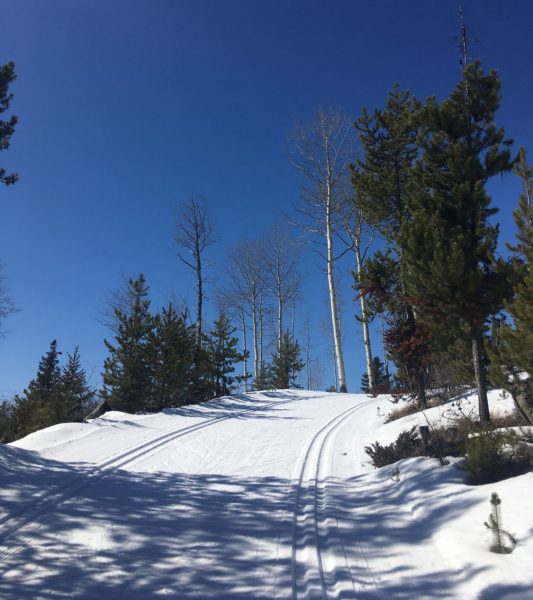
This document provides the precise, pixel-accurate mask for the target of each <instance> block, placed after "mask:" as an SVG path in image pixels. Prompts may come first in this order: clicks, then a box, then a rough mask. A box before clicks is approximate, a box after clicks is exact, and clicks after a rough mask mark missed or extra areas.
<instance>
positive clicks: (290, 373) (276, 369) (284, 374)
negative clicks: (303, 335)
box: [271, 331, 305, 389]
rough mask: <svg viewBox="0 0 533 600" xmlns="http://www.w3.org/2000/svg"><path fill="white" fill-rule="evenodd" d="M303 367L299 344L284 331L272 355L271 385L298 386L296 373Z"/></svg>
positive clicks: (276, 386) (283, 387)
mask: <svg viewBox="0 0 533 600" xmlns="http://www.w3.org/2000/svg"><path fill="white" fill-rule="evenodd" d="M304 367H305V363H304V362H303V361H302V360H301V357H300V344H299V343H298V341H297V340H295V339H294V338H293V337H292V335H291V334H290V333H289V332H288V331H286V332H285V333H284V334H283V339H282V343H281V348H280V350H279V351H278V352H276V353H275V354H274V355H273V356H272V370H271V378H272V380H271V383H272V387H275V388H278V389H286V388H291V387H298V385H297V383H296V381H297V378H298V373H299V372H300V371H301V370H302V369H303V368H304Z"/></svg>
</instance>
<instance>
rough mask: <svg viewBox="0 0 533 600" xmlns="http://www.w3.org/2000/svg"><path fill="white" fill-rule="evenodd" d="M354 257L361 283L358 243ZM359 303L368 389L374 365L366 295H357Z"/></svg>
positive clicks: (372, 378)
mask: <svg viewBox="0 0 533 600" xmlns="http://www.w3.org/2000/svg"><path fill="white" fill-rule="evenodd" d="M355 257H356V260H357V283H358V284H359V285H361V273H362V271H363V263H362V260H361V249H360V248H359V243H356V244H355ZM359 301H360V303H361V326H362V327H363V343H364V346H365V359H366V371H367V374H368V387H369V388H370V390H372V389H373V388H374V386H375V385H376V382H375V378H374V367H373V365H372V348H371V345H370V331H369V327H368V316H367V312H366V297H365V295H364V294H363V293H361V294H360V295H359Z"/></svg>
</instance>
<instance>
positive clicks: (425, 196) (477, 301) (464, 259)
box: [401, 62, 511, 423]
mask: <svg viewBox="0 0 533 600" xmlns="http://www.w3.org/2000/svg"><path fill="white" fill-rule="evenodd" d="M499 91H500V81H499V79H498V77H497V75H496V73H495V72H494V71H491V72H490V73H489V74H488V75H485V74H484V72H483V70H482V68H481V66H480V65H479V63H477V62H476V63H473V64H469V65H468V66H466V68H465V71H464V76H463V78H462V80H461V81H460V82H459V83H458V85H457V86H456V87H455V89H454V91H453V92H452V94H451V95H450V97H449V98H448V99H447V100H445V101H444V102H442V103H441V104H440V105H439V104H438V103H437V101H436V100H435V99H434V98H429V99H428V101H427V102H426V105H425V106H424V108H423V111H422V112H421V116H422V120H423V128H422V131H421V134H420V136H419V141H420V144H421V147H422V150H423V157H422V160H421V162H420V163H419V166H418V170H417V176H418V177H417V178H418V181H419V185H418V186H417V187H416V188H415V190H414V193H413V194H412V195H411V197H410V199H409V209H410V212H411V215H412V218H411V219H410V220H408V221H406V222H404V223H403V224H402V228H401V246H402V257H401V263H402V279H403V281H404V282H405V285H406V291H407V293H408V294H409V295H410V296H412V297H413V298H415V299H416V302H417V311H418V312H417V314H418V315H421V316H423V317H424V321H425V325H426V326H427V327H429V328H431V329H432V330H433V331H435V329H436V327H435V326H434V325H435V324H437V323H438V328H440V329H447V328H449V329H453V328H456V329H457V328H459V327H460V326H461V325H463V324H464V325H466V326H467V327H468V332H469V336H470V340H471V344H472V356H473V364H474V371H475V375H476V383H477V388H478V397H479V413H480V419H481V421H482V422H483V423H485V422H488V421H489V420H490V415H489V408H488V402H487V389H486V374H485V368H484V356H483V354H484V351H483V335H484V329H485V324H486V321H487V318H488V317H489V316H490V315H492V314H495V313H496V312H497V311H498V310H499V308H500V307H501V304H502V300H503V298H504V296H505V294H506V293H507V292H508V289H507V282H506V276H505V268H504V265H503V264H498V265H497V268H496V266H495V265H496V260H495V254H494V253H495V249H496V243H497V236H498V230H497V227H494V226H491V225H490V224H489V217H490V216H492V215H493V214H494V213H495V212H496V209H494V208H491V207H490V198H489V196H488V194H487V192H486V190H485V184H486V182H487V181H488V179H490V178H491V177H493V176H494V175H497V174H499V173H503V172H505V171H507V170H509V169H510V168H511V161H510V153H509V149H508V145H509V144H510V142H508V141H506V140H504V131H503V129H497V128H496V127H495V125H494V113H495V111H496V110H497V108H498V106H499V103H500V95H499Z"/></svg>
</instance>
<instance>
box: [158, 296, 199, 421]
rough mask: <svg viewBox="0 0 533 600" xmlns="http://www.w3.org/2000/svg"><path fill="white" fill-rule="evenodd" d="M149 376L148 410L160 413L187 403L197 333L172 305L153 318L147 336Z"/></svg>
mask: <svg viewBox="0 0 533 600" xmlns="http://www.w3.org/2000/svg"><path fill="white" fill-rule="evenodd" d="M148 345H149V355H150V364H151V375H152V396H151V400H150V408H151V409H152V410H162V409H163V408H171V407H176V406H181V405H182V404H186V403H187V402H188V395H189V391H190V386H191V380H192V371H193V362H194V355H195V347H196V345H197V330H196V328H194V327H192V326H191V325H189V324H188V323H187V314H186V313H182V314H179V313H178V312H177V311H176V309H175V308H174V306H173V305H172V304H169V305H168V306H167V307H165V308H163V310H162V311H161V314H159V315H157V316H156V319H155V326H154V328H153V329H152V331H151V332H150V333H149V338H148Z"/></svg>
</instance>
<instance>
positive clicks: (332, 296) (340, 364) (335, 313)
mask: <svg viewBox="0 0 533 600" xmlns="http://www.w3.org/2000/svg"><path fill="white" fill-rule="evenodd" d="M326 185H327V197H326V246H327V254H326V259H327V275H328V288H329V304H330V310H331V326H332V329H333V349H334V354H335V362H336V367H337V374H338V378H339V391H341V392H347V391H348V388H347V385H346V374H345V371H344V357H343V354H342V343H341V328H340V322H339V310H338V306H337V290H336V288H335V280H334V262H335V258H334V256H333V239H332V223H331V217H332V215H331V203H332V190H331V183H330V181H329V178H328V181H327V183H326Z"/></svg>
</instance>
